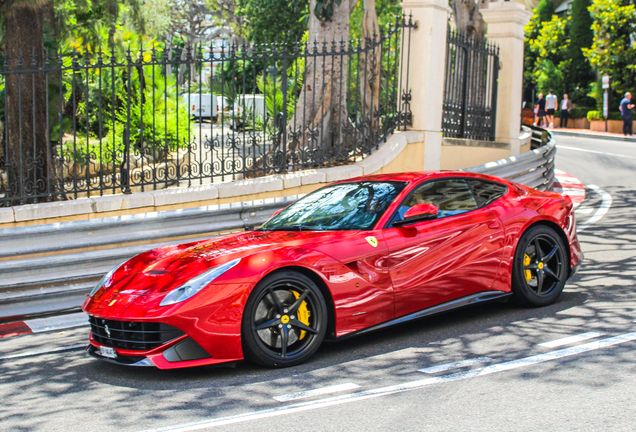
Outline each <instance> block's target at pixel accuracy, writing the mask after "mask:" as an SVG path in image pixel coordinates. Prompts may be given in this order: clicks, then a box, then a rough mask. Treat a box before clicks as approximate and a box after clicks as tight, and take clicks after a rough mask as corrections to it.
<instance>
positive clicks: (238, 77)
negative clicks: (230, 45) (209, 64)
mask: <svg viewBox="0 0 636 432" xmlns="http://www.w3.org/2000/svg"><path fill="white" fill-rule="evenodd" d="M240 57H242V54H241V52H238V53H236V58H240ZM264 69H265V62H264V61H263V60H256V61H255V60H232V59H231V58H230V59H229V60H226V61H224V62H223V63H222V64H219V65H217V66H216V68H215V71H214V79H215V80H219V81H220V82H222V83H223V85H226V83H227V84H229V85H230V86H231V87H232V88H233V89H234V91H233V92H241V93H242V92H243V81H245V92H246V93H254V92H255V91H256V88H255V87H254V80H255V78H256V77H258V76H260V75H261V74H262V73H263V72H264Z"/></svg>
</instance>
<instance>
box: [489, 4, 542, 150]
mask: <svg viewBox="0 0 636 432" xmlns="http://www.w3.org/2000/svg"><path fill="white" fill-rule="evenodd" d="M481 14H482V15H483V17H484V20H485V21H486V23H487V24H488V32H487V34H486V37H487V38H488V41H489V42H493V43H495V44H497V45H499V48H500V50H501V51H500V55H499V61H500V63H499V64H500V69H499V87H498V89H497V92H498V93H497V130H496V137H495V140H496V141H500V142H507V143H510V155H511V156H516V155H518V154H519V149H520V141H519V134H520V129H521V102H522V101H521V98H522V94H521V92H522V87H523V41H524V39H525V36H524V33H523V28H524V26H525V25H526V24H527V23H528V22H529V21H530V17H532V13H530V12H528V11H527V10H526V9H525V7H524V6H523V5H522V4H520V3H517V2H511V1H506V2H492V3H490V4H489V5H488V9H484V10H482V11H481Z"/></svg>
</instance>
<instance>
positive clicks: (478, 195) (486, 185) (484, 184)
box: [466, 179, 508, 207]
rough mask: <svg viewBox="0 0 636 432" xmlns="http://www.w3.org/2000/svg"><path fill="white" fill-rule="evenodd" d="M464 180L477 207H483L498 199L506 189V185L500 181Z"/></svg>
mask: <svg viewBox="0 0 636 432" xmlns="http://www.w3.org/2000/svg"><path fill="white" fill-rule="evenodd" d="M466 182H467V183H468V185H469V186H470V189H471V190H472V192H473V196H474V197H475V201H477V205H478V206H479V207H485V206H487V205H488V204H490V203H492V202H494V201H496V200H498V199H499V198H501V197H502V196H504V195H505V193H506V192H507V191H508V187H507V186H506V185H503V184H501V183H496V182H491V181H484V180H477V179H467V180H466Z"/></svg>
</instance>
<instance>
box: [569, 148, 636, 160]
mask: <svg viewBox="0 0 636 432" xmlns="http://www.w3.org/2000/svg"><path fill="white" fill-rule="evenodd" d="M557 148H564V149H568V150H576V151H581V152H586V153H597V154H602V155H606V156H617V157H620V158H630V159H636V156H628V155H622V154H618V153H607V152H602V151H598V150H588V149H582V148H577V147H570V146H564V145H561V144H557Z"/></svg>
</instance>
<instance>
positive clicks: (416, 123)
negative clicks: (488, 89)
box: [402, 0, 450, 170]
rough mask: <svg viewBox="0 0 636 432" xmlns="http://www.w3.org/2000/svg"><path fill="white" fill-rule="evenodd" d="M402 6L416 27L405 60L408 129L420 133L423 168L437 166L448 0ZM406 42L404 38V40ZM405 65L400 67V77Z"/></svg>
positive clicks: (417, 0)
mask: <svg viewBox="0 0 636 432" xmlns="http://www.w3.org/2000/svg"><path fill="white" fill-rule="evenodd" d="M402 9H403V11H404V13H406V14H413V20H414V21H415V22H417V29H414V30H413V31H412V33H411V43H410V58H409V60H408V61H406V60H405V62H404V66H403V67H404V68H408V80H409V81H408V82H409V87H410V90H411V112H412V113H413V117H412V120H413V124H412V126H411V127H410V128H409V129H410V130H414V131H418V132H422V133H423V134H424V164H423V167H422V168H424V169H425V170H438V169H440V163H441V157H442V109H443V104H444V70H445V66H446V32H447V31H448V17H449V14H450V8H449V7H448V0H404V2H402ZM405 43H406V41H405ZM405 72H406V69H404V70H402V79H403V80H404V78H405Z"/></svg>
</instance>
